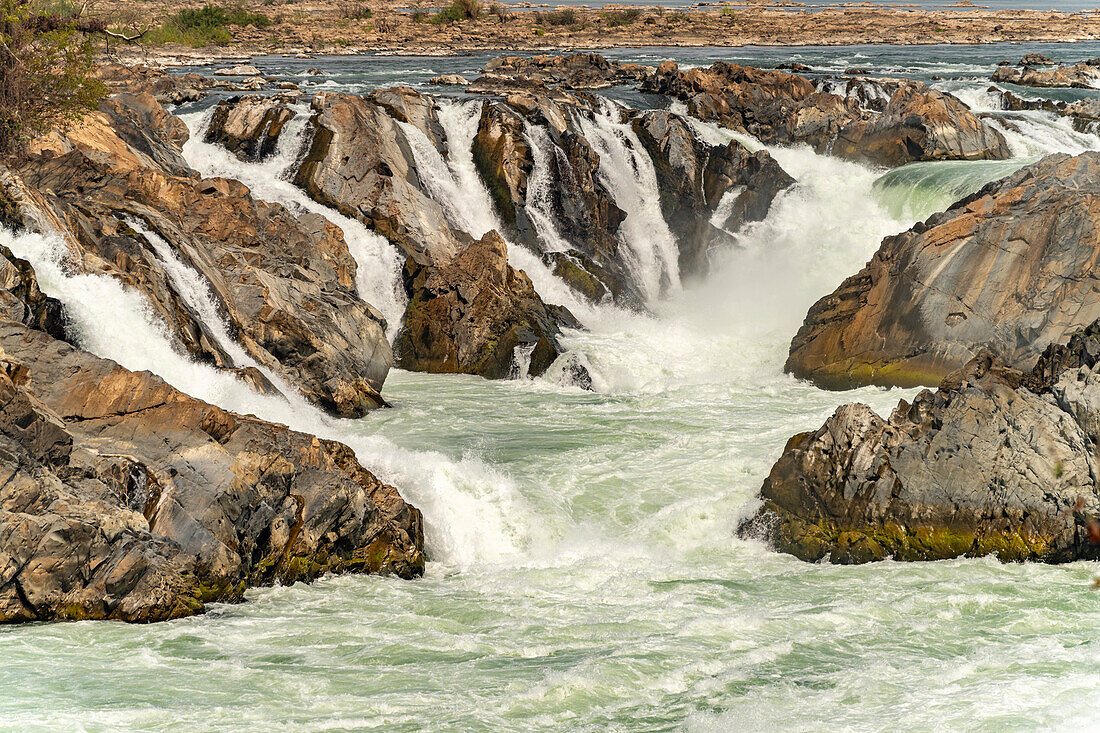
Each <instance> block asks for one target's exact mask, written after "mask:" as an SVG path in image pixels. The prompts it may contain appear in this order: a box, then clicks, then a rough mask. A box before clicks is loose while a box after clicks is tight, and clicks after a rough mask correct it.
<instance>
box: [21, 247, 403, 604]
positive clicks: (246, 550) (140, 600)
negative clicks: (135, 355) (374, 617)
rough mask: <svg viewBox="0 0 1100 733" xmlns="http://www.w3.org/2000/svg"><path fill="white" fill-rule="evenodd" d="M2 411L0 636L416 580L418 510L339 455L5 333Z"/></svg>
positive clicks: (24, 274) (42, 336)
mask: <svg viewBox="0 0 1100 733" xmlns="http://www.w3.org/2000/svg"><path fill="white" fill-rule="evenodd" d="M0 260H2V263H0V264H3V265H4V267H5V269H9V268H10V269H14V270H17V271H18V272H19V277H18V281H16V280H13V279H11V278H7V279H6V280H5V283H4V284H5V286H6V285H7V284H8V283H14V285H15V287H14V288H13V289H7V287H5V288H4V290H3V291H2V293H3V297H2V298H0V302H3V303H5V304H8V303H15V302H18V301H24V309H25V311H28V312H33V311H34V310H35V304H36V301H38V300H39V299H40V291H39V290H38V286H37V282H36V279H35V276H34V272H33V270H32V269H31V268H30V267H29V265H27V264H26V263H25V262H21V261H19V260H16V259H15V258H12V257H11V256H10V253H8V252H0ZM15 312H16V310H14V309H12V308H8V307H7V305H5V308H4V312H3V314H2V315H3V316H4V317H5V319H6V318H7V316H8V315H9V314H12V313H15ZM0 403H2V404H3V408H2V409H0V623H10V622H17V621H45V620H52V619H107V618H109V619H118V620H123V621H138V622H149V621H161V620H166V619H170V618H178V617H181V616H187V615H191V614H195V613H201V612H202V611H203V610H204V608H205V603H207V602H211V601H238V600H240V599H241V598H242V595H243V593H244V591H245V589H246V588H248V587H250V586H254V585H269V584H272V583H275V582H282V583H292V582H295V581H298V580H304V581H308V580H312V579H314V578H316V577H319V576H320V575H322V574H324V573H327V572H344V571H346V572H369V573H389V574H396V575H399V576H401V577H404V578H410V577H414V576H416V575H419V574H421V573H422V572H423V568H424V554H423V530H422V520H421V516H420V513H419V511H417V510H416V509H415V508H413V507H411V506H409V505H408V504H406V503H405V502H404V501H403V500H402V499H401V497H400V495H399V494H398V492H397V490H396V489H394V488H393V487H391V486H387V485H385V484H383V483H381V482H379V481H378V480H377V479H376V478H375V477H374V476H373V475H371V474H370V473H369V472H367V471H366V470H365V469H364V468H362V466H360V465H359V464H358V462H357V461H356V459H355V456H354V453H353V452H352V451H351V449H350V448H348V447H346V446H344V445H341V444H339V443H336V442H333V441H328V440H320V439H318V438H315V437H313V436H310V435H305V434H302V433H298V432H295V431H292V430H290V429H288V428H287V427H285V426H282V425H276V424H273V423H268V422H265V421H263V420H260V419H257V418H255V417H246V416H240V415H236V414H234V413H230V412H227V411H225V410H222V409H220V408H218V407H215V406H212V405H209V404H206V403H204V402H201V401H199V400H196V399H193V398H191V397H188V396H187V395H185V394H182V393H180V392H178V391H177V390H175V389H173V388H172V387H171V386H170V385H168V384H166V383H164V382H163V381H162V380H161V379H159V378H158V377H156V376H154V375H152V374H150V373H149V372H131V371H128V370H126V369H124V368H122V367H121V366H119V365H118V364H115V363H114V362H112V361H109V360H106V359H100V358H98V357H96V356H93V355H91V354H88V353H86V352H83V351H80V350H79V349H76V348H74V347H73V346H71V345H70V344H68V343H65V342H63V341H58V340H56V339H54V338H53V337H52V336H51V335H49V334H48V333H45V332H43V331H39V330H34V329H31V328H28V327H27V326H26V325H23V324H22V323H17V322H14V321H11V320H0Z"/></svg>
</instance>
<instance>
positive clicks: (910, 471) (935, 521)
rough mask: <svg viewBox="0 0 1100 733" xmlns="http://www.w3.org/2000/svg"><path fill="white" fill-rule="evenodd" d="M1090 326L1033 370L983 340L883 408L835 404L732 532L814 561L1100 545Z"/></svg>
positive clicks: (1011, 556)
mask: <svg viewBox="0 0 1100 733" xmlns="http://www.w3.org/2000/svg"><path fill="white" fill-rule="evenodd" d="M1098 335H1100V323H1098V324H1094V325H1093V326H1091V328H1090V329H1089V330H1088V331H1087V332H1086V333H1084V334H1078V335H1076V336H1075V337H1074V338H1073V339H1072V340H1071V341H1070V344H1069V345H1068V346H1063V347H1053V348H1052V349H1051V350H1049V351H1048V352H1047V353H1046V355H1044V357H1043V360H1042V361H1041V364H1040V365H1039V366H1038V367H1036V369H1035V370H1033V371H1032V372H1030V373H1024V372H1021V371H1019V370H1016V369H1014V368H1012V367H1009V366H1007V365H1005V364H1003V363H1001V362H1000V361H999V360H998V359H997V358H996V356H995V355H994V354H993V353H992V352H990V351H987V350H982V351H980V352H979V353H978V354H977V355H975V357H974V359H972V360H971V361H970V362H969V363H967V364H966V365H964V366H963V367H962V368H961V369H960V370H959V371H958V372H956V373H954V374H951V375H949V376H948V377H947V378H946V379H945V380H944V382H943V384H941V386H940V388H939V389H938V390H937V391H936V392H934V393H933V392H931V391H929V390H925V391H923V392H921V393H920V394H919V395H918V396H917V397H916V398H915V399H914V401H913V403H912V404H909V403H907V402H906V401H905V400H902V401H901V402H900V403H899V404H898V407H897V408H896V409H895V410H894V411H893V413H892V414H891V415H890V417H889V419H887V420H883V419H882V418H881V417H879V416H878V415H877V414H875V413H874V412H873V411H872V410H871V409H870V408H869V407H867V406H866V405H860V404H851V405H845V406H843V407H840V408H839V409H837V411H836V412H835V413H834V414H833V416H832V417H830V418H829V419H828V420H827V421H826V423H825V425H823V426H822V427H821V428H820V429H819V430H817V431H814V432H809V433H802V434H800V435H796V436H795V437H793V438H791V440H790V441H789V442H788V443H787V446H786V447H785V448H784V450H783V455H782V456H781V457H780V458H779V460H778V461H777V462H776V464H775V465H774V466H773V468H772V470H771V473H770V474H769V476H768V478H767V479H766V480H765V481H764V485H763V487H762V489H761V496H762V498H763V505H762V506H761V507H760V509H759V511H758V512H757V513H756V515H755V516H754V517H752V518H751V519H750V520H748V521H747V522H745V523H743V524H742V525H741V527H740V530H739V531H740V534H741V535H742V536H746V537H760V538H763V539H765V540H766V541H768V542H770V543H772V544H773V545H774V546H775V548H776V549H778V550H779V551H781V552H787V553H790V554H793V555H795V556H796V557H799V558H801V559H803V560H808V561H811V562H816V561H819V560H822V559H828V560H830V561H832V562H836V563H862V562H869V561H872V560H882V559H885V558H887V557H892V558H894V559H896V560H940V559H946V558H952V557H959V556H981V555H990V554H995V555H997V556H998V557H999V558H1000V559H1001V560H1003V561H1023V560H1035V561H1042V562H1069V561H1073V560H1081V559H1093V560H1095V559H1097V558H1100V546H1097V545H1096V544H1093V543H1092V542H1091V541H1090V539H1089V527H1090V526H1092V527H1095V526H1096V525H1095V517H1097V516H1098V515H1100V492H1098V490H1097V485H1096V476H1097V472H1098V469H1100V465H1098V461H1097V456H1096V451H1095V446H1096V443H1097V439H1098V438H1100V373H1097V364H1096V362H1097V357H1098V355H1100V341H1098V340H1097V336H1098Z"/></svg>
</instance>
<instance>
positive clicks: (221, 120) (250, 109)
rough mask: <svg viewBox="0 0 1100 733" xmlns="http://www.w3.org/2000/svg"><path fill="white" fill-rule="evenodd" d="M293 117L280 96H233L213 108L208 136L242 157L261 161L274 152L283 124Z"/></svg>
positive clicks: (291, 111)
mask: <svg viewBox="0 0 1100 733" xmlns="http://www.w3.org/2000/svg"><path fill="white" fill-rule="evenodd" d="M293 118H294V111H293V110H291V109H290V108H289V107H287V105H286V103H285V102H283V101H282V100H280V99H278V98H275V97H261V96H256V95H249V96H244V97H230V98H229V99H226V100H223V101H221V102H219V103H218V106H217V107H215V108H214V114H213V115H212V116H211V118H210V125H209V127H207V129H206V135H205V139H206V142H209V143H217V144H219V145H223V146H225V148H226V149H227V150H229V152H231V153H233V154H234V155H236V156H237V157H238V158H240V159H241V160H244V161H259V160H263V159H264V158H266V157H268V156H269V155H271V154H273V153H274V152H275V149H276V147H277V146H278V144H279V135H280V134H281V133H282V131H283V126H284V125H286V123H287V122H289V121H290V120H292V119H293Z"/></svg>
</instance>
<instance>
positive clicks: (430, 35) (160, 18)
mask: <svg viewBox="0 0 1100 733" xmlns="http://www.w3.org/2000/svg"><path fill="white" fill-rule="evenodd" d="M187 5H189V4H188V3H181V2H169V3H153V2H147V1H145V0H142V2H137V3H134V2H128V1H127V2H124V1H123V0H108V1H106V2H101V3H99V4H98V5H97V6H96V8H95V11H94V12H95V13H96V14H97V15H102V16H104V17H108V18H111V19H112V20H113V21H115V22H117V24H118V26H119V27H121V28H125V29H126V30H128V31H131V32H141V31H148V30H149V29H153V28H157V27H159V26H158V25H157V24H160V23H163V22H164V21H165V20H166V19H168V18H170V17H172V16H173V14H174V13H177V12H178V11H179V10H180V9H183V8H185V7H186V6H187ZM475 5H476V3H475ZM243 7H244V8H246V9H247V10H248V11H249V12H250V13H255V14H260V15H262V16H264V17H266V18H267V19H268V20H269V21H270V23H267V22H263V23H258V24H255V25H253V24H249V25H246V26H244V27H240V26H228V27H227V30H228V35H229V36H231V38H230V39H229V40H228V41H224V42H215V43H211V44H208V45H204V46H202V47H199V48H192V47H189V46H186V45H182V44H180V43H163V44H160V43H157V44H153V43H149V39H154V38H158V37H161V38H162V37H163V34H161V35H160V36H158V35H157V34H154V33H152V32H150V33H148V34H147V36H146V37H145V41H144V42H143V41H138V43H137V44H135V45H133V46H128V47H125V48H126V50H125V51H124V55H125V56H127V57H140V58H142V59H143V60H145V61H150V60H152V61H159V62H163V63H194V62H195V61H196V60H203V59H224V58H236V57H246V56H255V55H262V54H271V53H292V54H358V53H368V52H387V53H394V54H410V55H453V54H459V53H466V52H475V51H484V50H489V49H499V50H507V51H560V50H568V49H576V48H594V47H602V48H626V47H642V46H666V47H667V46H678V47H700V46H720V47H737V46H747V45H762V46H810V45H812V46H842V45H853V44H885V43H889V44H899V45H929V44H984V43H1002V42H1055V41H1085V40H1095V39H1100V13H1098V12H1096V11H1080V12H1074V13H1067V12H1062V11H1034V10H992V9H986V8H982V7H974V6H972V5H963V4H960V5H959V6H958V7H945V8H943V9H936V10H925V9H919V8H915V7H913V6H905V5H896V6H872V5H870V4H862V5H860V4H845V5H832V6H812V7H811V6H805V5H801V4H797V3H789V4H784V3H777V4H771V5H763V4H760V3H751V4H750V3H748V2H731V3H721V4H716V5H713V6H706V7H697V8H690V9H682V10H681V9H668V8H663V7H629V6H623V5H606V6H603V7H602V8H586V7H565V6H560V7H558V8H556V9H551V8H550V7H549V6H547V7H546V8H545V9H541V8H530V7H527V8H519V7H515V6H509V5H504V4H501V3H492V4H489V3H482V4H480V6H479V7H478V8H477V11H476V12H477V17H475V18H466V19H464V20H447V18H449V17H451V16H450V15H448V13H450V12H451V8H440V7H437V6H433V5H423V6H418V7H417V8H415V9H410V8H409V7H408V4H407V3H397V2H387V3H378V4H374V3H372V4H370V5H369V6H368V4H366V3H322V2H304V3H299V2H296V3H294V4H274V5H269V4H266V2H265V1H264V0H252V1H250V2H245V3H243ZM259 26H264V27H259ZM114 50H116V51H117V50H118V49H114Z"/></svg>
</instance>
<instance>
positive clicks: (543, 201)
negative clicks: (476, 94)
mask: <svg viewBox="0 0 1100 733" xmlns="http://www.w3.org/2000/svg"><path fill="white" fill-rule="evenodd" d="M524 132H525V137H526V139H527V146H528V147H529V148H530V150H531V160H532V162H533V163H534V165H533V166H532V167H531V174H530V175H529V176H528V177H527V201H526V202H524V208H525V209H526V211H527V218H528V219H530V220H531V223H532V224H533V225H534V227H535V231H536V232H537V233H538V235H539V239H540V240H542V246H543V251H545V252H568V251H569V250H570V249H572V247H571V246H570V244H569V242H567V241H565V238H564V237H563V236H562V235H561V232H559V231H558V225H557V223H556V222H555V221H554V205H553V186H554V182H553V181H552V180H551V174H552V171H551V167H550V157H551V156H562V157H564V154H563V153H562V152H561V150H560V149H559V148H558V146H557V145H555V144H554V141H553V140H551V139H550V133H548V132H547V131H546V129H545V128H542V127H539V126H538V125H532V124H531V123H529V122H528V123H525V124H524ZM563 170H568V168H565V167H563Z"/></svg>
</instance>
